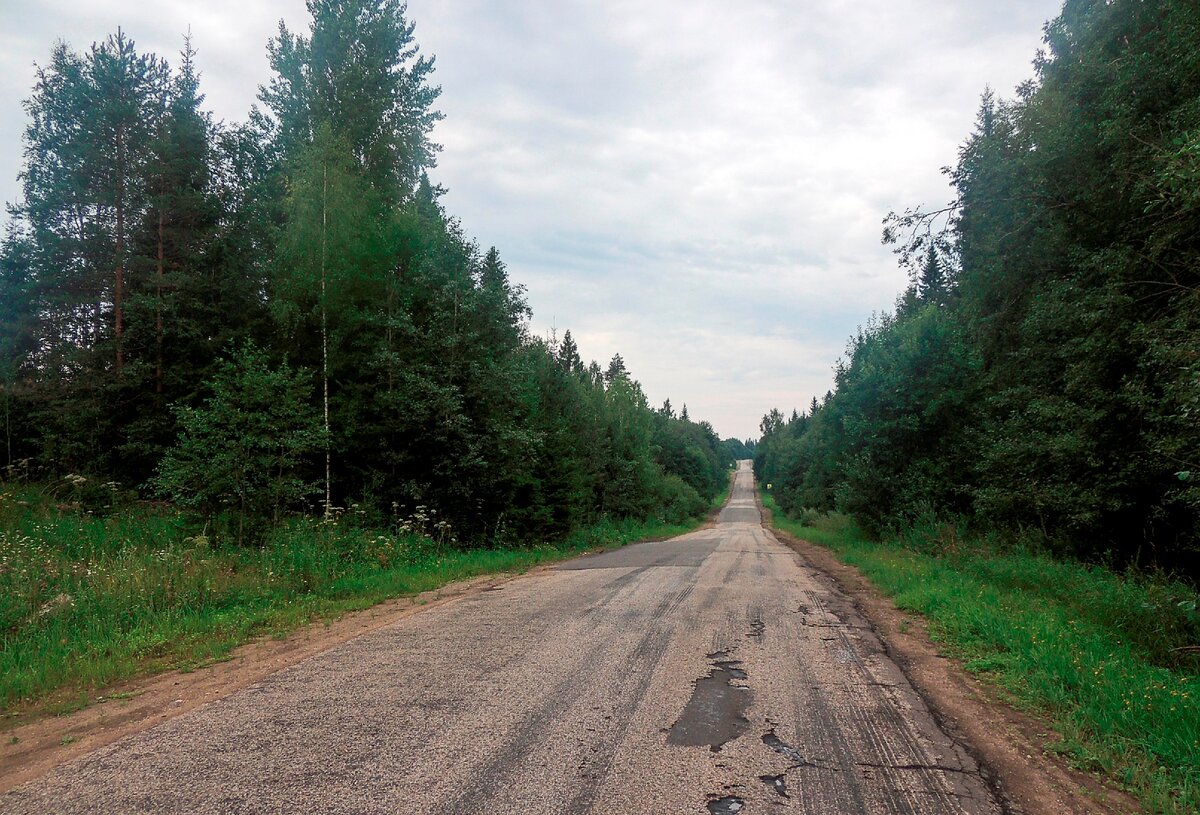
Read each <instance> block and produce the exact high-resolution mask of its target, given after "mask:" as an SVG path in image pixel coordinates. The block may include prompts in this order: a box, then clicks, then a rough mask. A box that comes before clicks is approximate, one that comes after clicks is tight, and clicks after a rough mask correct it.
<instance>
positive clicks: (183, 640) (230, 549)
mask: <svg viewBox="0 0 1200 815" xmlns="http://www.w3.org/2000/svg"><path fill="white" fill-rule="evenodd" d="M699 523H700V522H699V521H692V522H689V523H683V524H670V523H663V522H659V521H646V522H637V521H629V520H627V521H619V522H615V521H605V522H602V523H599V524H597V525H596V526H593V527H590V528H587V529H582V530H579V531H577V532H576V533H574V534H573V535H571V536H570V537H569V538H568V539H567V540H565V541H561V542H558V543H555V544H547V545H543V546H532V547H511V548H492V549H473V550H462V549H456V548H452V547H447V546H440V545H438V544H437V543H435V542H433V541H432V540H430V539H429V538H427V537H422V536H419V535H415V534H411V533H405V532H399V533H396V532H380V531H378V530H368V529H362V528H356V527H355V526H354V525H353V524H352V523H350V522H348V521H345V520H343V521H337V522H328V523H318V522H311V521H297V522H294V523H292V524H290V525H288V526H286V527H283V528H280V529H278V530H276V531H275V532H274V533H273V534H272V535H271V536H269V538H268V539H267V541H266V542H265V543H264V545H263V546H261V547H253V548H251V547H237V546H214V545H212V544H211V543H210V542H209V541H208V540H207V539H206V538H205V537H204V536H203V535H189V534H188V532H187V530H186V527H185V526H184V524H183V523H182V521H181V520H180V519H179V518H177V517H175V516H173V515H168V514H163V513H161V512H151V511H143V512H126V513H121V514H118V515H114V516H112V517H109V518H99V517H92V516H89V515H86V514H81V513H78V512H71V511H66V512H64V511H58V510H55V509H54V508H53V507H46V506H42V507H37V506H34V505H33V502H30V501H22V500H15V499H14V497H13V495H12V494H9V495H7V496H0V635H2V639H0V712H3V713H7V714H11V713H13V712H15V711H17V710H28V709H30V708H36V707H37V706H38V705H41V706H43V707H44V706H46V705H47V704H50V706H51V707H50V709H52V710H55V711H58V712H63V711H66V710H70V709H74V708H78V707H81V706H83V705H85V704H87V703H88V702H89V701H90V698H91V695H92V693H93V692H94V691H95V690H96V689H98V688H101V687H103V686H104V685H107V684H110V683H112V682H116V681H119V680H123V679H128V678H130V677H133V676H137V675H143V674H149V673H155V672H159V671H164V670H170V669H175V668H181V669H184V670H187V669H191V668H194V667H197V666H200V665H203V664H205V663H209V662H212V661H215V660H219V659H221V658H223V657H225V656H226V655H228V654H229V652H230V651H232V650H233V649H234V648H235V647H237V646H238V645H241V644H243V643H245V642H246V641H248V640H249V639H251V638H253V637H255V636H258V635H262V634H273V635H276V636H282V635H285V634H286V633H287V632H289V631H292V630H294V629H296V628H298V627H300V626H303V625H305V624H307V623H309V622H312V621H315V620H321V619H331V618H335V617H338V616H340V615H342V614H345V613H346V612H350V611H356V610H359V609H363V608H367V607H369V606H372V605H375V604H376V603H379V602H382V601H384V600H388V599H391V598H395V597H404V596H411V595H415V594H419V593H420V592H424V591H429V590H431V589H436V588H438V587H440V586H444V585H446V584H448V583H452V582H454V581H458V580H464V579H468V578H472V577H476V576H480V575H485V574H494V573H501V572H522V571H525V570H528V569H530V568H533V567H535V566H538V565H540V564H544V563H550V562H554V561H558V560H563V559H565V558H569V557H572V556H575V555H578V554H581V553H583V552H586V551H594V550H597V549H605V548H615V547H618V546H622V545H625V544H627V543H631V542H634V541H639V540H647V539H653V538H664V537H671V536H674V535H679V534H683V533H684V532H687V531H689V530H691V529H694V528H695V527H696V526H697V525H698V524H699ZM8 718H11V717H8Z"/></svg>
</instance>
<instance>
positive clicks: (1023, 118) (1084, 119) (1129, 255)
mask: <svg viewBox="0 0 1200 815" xmlns="http://www.w3.org/2000/svg"><path fill="white" fill-rule="evenodd" d="M1044 43H1045V46H1044V49H1043V50H1042V51H1041V52H1039V54H1038V56H1037V59H1036V61H1035V69H1036V72H1035V77H1034V78H1033V79H1032V80H1030V81H1028V82H1026V83H1024V84H1022V85H1021V86H1019V87H1018V88H1017V89H1016V91H1015V94H1014V95H1013V96H1012V97H1011V98H1003V97H1000V96H997V95H996V94H994V93H993V92H992V91H991V90H987V91H985V92H984V94H983V98H982V101H981V103H980V106H979V110H978V117H977V119H976V124H975V128H974V130H973V132H972V133H970V135H969V136H968V137H967V138H966V140H965V141H964V142H963V143H962V146H961V148H960V150H959V154H958V161H957V163H956V164H955V165H954V166H953V167H949V168H946V169H945V170H944V172H945V173H946V174H948V176H949V180H950V182H951V184H952V188H953V190H954V198H953V200H952V201H950V202H949V203H948V204H947V205H945V206H941V207H938V206H935V207H915V208H912V209H909V210H907V211H904V212H902V213H892V214H891V215H889V216H888V218H887V219H886V220H885V221H884V230H883V239H884V242H885V243H889V244H891V245H892V246H893V247H894V248H895V250H896V252H897V255H898V258H899V261H900V262H901V264H902V265H903V266H904V267H905V268H906V269H907V270H908V271H909V272H910V277H911V280H912V283H911V285H910V286H909V287H908V289H907V290H906V291H904V292H903V293H902V295H901V296H900V297H899V299H898V301H897V303H896V307H895V310H894V311H892V312H890V313H886V314H877V315H875V316H874V317H872V318H871V319H870V320H869V321H868V322H867V323H866V324H865V325H864V326H862V327H861V328H860V329H859V331H858V332H857V333H856V334H855V335H854V336H853V337H852V338H851V339H850V341H849V343H848V346H847V351H846V355H845V357H844V358H843V359H842V360H841V361H839V362H838V363H837V366H836V368H835V382H836V384H835V387H834V389H833V390H832V391H831V392H829V393H827V394H826V395H825V396H824V398H822V399H816V398H814V399H813V400H812V403H811V404H810V405H808V406H805V408H804V409H803V410H798V411H793V412H792V413H791V415H790V416H786V415H785V414H783V413H782V412H780V411H778V410H772V411H771V412H770V413H768V414H767V415H766V416H765V417H764V418H763V420H762V425H761V429H762V433H763V436H762V440H761V441H760V443H759V445H758V447H757V450H756V451H755V454H754V455H755V469H756V471H757V473H758V475H759V477H760V479H761V480H763V481H764V482H769V483H770V484H771V491H772V495H773V498H774V500H775V501H776V502H777V503H778V505H779V507H780V508H781V509H783V510H784V511H785V512H787V513H788V514H790V515H792V516H793V517H801V516H804V515H805V514H806V513H821V512H828V511H831V510H837V511H840V512H842V513H846V514H848V515H850V516H853V518H854V519H855V520H856V521H857V523H858V524H859V525H860V526H861V527H862V528H863V529H865V530H867V531H868V532H870V533H872V534H875V535H881V534H885V533H902V532H903V531H904V530H906V529H907V530H911V529H913V528H921V529H927V530H939V529H940V530H943V531H945V530H949V531H950V532H949V533H947V534H944V538H945V539H947V540H949V539H953V540H961V539H962V538H963V537H964V535H965V536H967V537H970V536H974V537H975V538H976V539H977V540H982V539H984V538H987V539H991V540H994V541H1006V542H1007V544H1006V545H1016V546H1019V547H1028V548H1031V549H1033V550H1036V551H1043V552H1050V553H1053V554H1055V555H1057V556H1060V557H1067V558H1071V559H1082V560H1085V561H1090V562H1093V563H1101V564H1106V565H1110V566H1113V567H1115V568H1126V567H1137V568H1139V569H1149V570H1166V571H1174V572H1176V573H1186V574H1189V575H1190V576H1191V577H1192V578H1193V579H1194V578H1195V577H1197V576H1200V570H1198V568H1197V564H1198V563H1200V558H1198V557H1197V556H1198V555H1200V16H1197V14H1196V10H1195V6H1194V4H1192V3H1189V2H1186V1H1185V0H1164V1H1163V2H1154V3H1139V2H1116V3H1105V2H1091V1H1090V0H1068V2H1067V3H1066V4H1065V6H1064V7H1063V10H1062V12H1061V14H1060V16H1058V17H1057V18H1056V19H1054V20H1053V21H1052V22H1050V23H1049V24H1047V26H1046V28H1045V37H1044ZM939 534H941V533H939ZM935 537H936V535H935Z"/></svg>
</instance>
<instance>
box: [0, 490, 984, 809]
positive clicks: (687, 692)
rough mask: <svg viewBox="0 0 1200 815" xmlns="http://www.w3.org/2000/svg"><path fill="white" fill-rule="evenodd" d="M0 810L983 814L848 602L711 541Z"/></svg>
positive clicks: (213, 722)
mask: <svg viewBox="0 0 1200 815" xmlns="http://www.w3.org/2000/svg"><path fill="white" fill-rule="evenodd" d="M0 812H6V813H8V812H21V813H81V812H95V813H101V812H102V813H139V812H156V813H157V812H178V813H218V812H219V813H285V812H287V813H290V812H297V813H300V812H303V813H454V814H455V815H457V814H458V813H463V814H464V815H465V814H466V813H488V814H489V815H497V814H499V813H535V814H540V813H584V812H596V813H631V814H634V815H636V814H638V813H662V814H663V815H675V813H700V815H703V813H706V812H712V813H729V812H740V813H784V812H805V813H814V814H815V813H820V814H821V815H836V814H837V813H958V812H968V813H999V812H1000V807H999V806H998V805H997V803H996V802H995V800H994V799H993V797H992V795H991V793H990V792H989V790H988V787H987V785H986V784H985V783H984V781H983V780H982V779H981V777H980V774H979V771H978V768H977V767H976V765H975V763H974V762H973V761H972V760H971V758H970V757H969V756H968V755H967V754H966V753H965V751H964V750H963V749H962V748H961V746H960V745H958V744H956V743H955V742H954V741H953V740H952V739H951V738H949V737H948V736H947V735H946V734H945V733H944V732H942V731H941V730H940V729H939V728H938V727H937V725H936V724H935V723H934V721H933V719H932V717H931V716H930V714H929V712H928V710H927V709H926V706H925V705H924V703H923V702H922V701H921V699H920V698H919V697H918V696H917V694H916V693H915V692H914V691H913V689H912V687H911V686H910V685H909V683H908V681H907V680H906V679H905V678H904V676H903V674H902V673H901V671H900V670H899V669H898V667H897V666H896V665H895V664H894V663H893V662H892V661H891V660H890V659H889V658H888V657H887V656H886V654H885V653H884V651H883V648H882V646H881V644H880V642H879V641H878V639H877V638H876V637H875V635H874V634H873V633H872V632H871V631H870V630H869V628H868V627H867V626H866V624H865V623H864V622H863V620H862V618H861V617H859V616H858V614H857V613H856V612H855V611H854V609H853V607H852V606H851V605H850V603H849V602H848V601H847V600H846V599H845V598H844V597H843V596H842V595H840V594H839V593H838V592H837V591H836V590H835V589H834V588H832V584H831V583H830V582H829V581H828V580H826V579H824V578H823V577H822V576H821V575H819V574H818V573H816V572H815V571H814V570H812V569H811V568H810V567H808V566H807V565H806V564H805V563H804V562H802V561H801V559H800V558H799V556H798V555H796V554H794V553H793V552H792V551H791V550H789V549H787V548H786V547H784V546H782V545H781V544H780V543H778V542H777V541H776V540H775V539H774V538H773V537H772V536H771V534H770V533H769V532H767V531H765V530H764V529H763V528H762V526H761V525H760V521H759V513H758V511H757V509H756V508H755V502H754V496H753V482H752V475H751V473H750V472H749V470H748V469H745V468H743V469H741V470H740V471H739V472H738V474H737V481H736V484H735V488H734V492H733V497H732V499H731V501H730V503H729V504H728V505H727V506H726V508H725V509H724V510H723V511H722V513H721V517H720V523H719V524H718V525H717V526H715V527H713V528H709V529H704V530H700V531H697V532H693V533H691V534H689V535H684V536H682V537H679V538H675V539H673V540H670V541H664V542H661V543H647V544H641V545H638V546H631V547H627V548H625V549H622V550H620V551H617V552H611V553H607V554H602V555H597V556H589V557H584V558H579V559H577V560H574V561H570V562H568V563H565V564H562V565H560V566H559V567H558V568H557V569H555V570H552V571H549V572H543V573H539V574H534V575H531V576H528V577H524V578H521V579H518V580H514V581H511V582H509V583H506V584H503V586H502V587H501V588H500V589H498V590H495V591H483V592H478V593H475V594H469V595H466V596H463V597H461V598H459V599H457V600H454V601H451V602H448V603H444V604H441V605H438V606H435V607H432V608H430V609H428V610H426V611H423V612H421V613H420V614H416V615H413V616H411V617H408V618H406V619H403V620H401V621H399V622H397V623H395V624H394V625H392V626H390V627H387V628H384V629H382V630H379V631H376V632H374V633H370V634H367V635H365V636H362V637H360V638H358V639H356V640H352V641H350V642H348V643H345V644H342V645H340V646H337V647H335V648H333V649H331V650H329V651H326V652H324V653H322V654H321V655H319V656H317V657H315V658H313V659H310V660H308V661H306V662H302V663H300V664H298V665H295V666H293V667H291V668H288V669H286V670H283V671H281V672H279V673H277V674H274V675H273V676H271V677H270V678H269V679H267V680H265V681H263V682H261V683H259V684H257V685H254V686H251V687H250V688H248V689H246V690H244V691H242V692H239V693H235V694H233V695H231V696H228V697H226V698H224V699H221V700H219V701H216V702H213V703H211V704H209V705H206V706H204V707H201V708H198V709H196V710H194V711H192V712H190V713H187V714H184V715H182V716H179V717H178V718H175V719H172V720H170V721H167V722H165V723H163V724H161V725H159V726H157V727H154V728H152V729H150V730H147V731H145V732H142V733H139V734H137V735H134V736H131V737H129V738H126V739H124V740H122V741H118V742H116V743H114V744H111V745H109V746H107V747H103V748H101V749H99V750H98V751H96V752H94V753H91V754H90V755H86V756H84V757H82V758H79V759H77V760H75V761H72V762H70V763H68V764H64V765H62V766H60V767H58V768H57V769H56V770H54V771H52V772H51V774H50V775H48V776H46V777H44V778H42V779H39V780H36V781H33V782H30V783H28V784H26V785H24V786H22V787H18V788H17V789H16V790H14V791H12V792H10V793H8V794H7V795H5V796H3V797H0Z"/></svg>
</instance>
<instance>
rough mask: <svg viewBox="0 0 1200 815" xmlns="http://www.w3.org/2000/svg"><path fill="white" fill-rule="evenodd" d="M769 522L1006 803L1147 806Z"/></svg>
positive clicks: (1050, 808)
mask: <svg viewBox="0 0 1200 815" xmlns="http://www.w3.org/2000/svg"><path fill="white" fill-rule="evenodd" d="M759 508H760V510H761V511H762V514H763V520H764V525H765V526H766V527H767V528H768V529H770V531H771V533H772V534H773V535H774V536H775V537H776V539H778V540H779V542H780V543H782V544H784V545H785V546H788V547H789V548H790V549H792V550H793V551H794V552H796V553H797V554H798V555H800V557H801V558H803V559H804V560H805V561H807V563H808V564H809V565H811V566H812V567H814V568H815V569H817V570H819V571H820V572H821V573H822V574H823V575H825V576H826V577H827V578H828V579H829V580H831V581H832V582H833V583H834V584H835V585H836V586H837V587H838V588H839V589H840V590H841V591H842V592H843V593H844V594H845V595H846V596H847V597H849V598H850V600H851V601H852V602H853V603H854V605H855V606H856V607H857V609H858V610H859V612H860V613H861V614H862V615H863V617H864V618H866V620H867V621H868V623H870V625H871V626H872V627H873V628H874V629H875V631H876V633H877V634H878V636H879V638H880V639H881V640H882V641H883V643H884V647H885V648H886V649H887V651H888V654H889V656H890V657H891V658H892V659H893V660H894V661H895V662H896V663H897V664H898V665H899V666H900V668H901V670H903V671H904V673H905V675H906V676H907V677H908V679H909V681H910V682H911V683H912V685H913V687H914V688H915V689H916V690H917V692H918V693H919V694H920V695H921V696H922V697H923V698H924V700H925V702H926V704H928V706H929V708H930V710H931V711H932V712H933V714H934V716H935V717H936V718H937V720H938V723H939V725H941V726H942V727H943V729H945V730H946V731H947V732H949V733H950V734H951V735H952V736H954V737H955V738H956V739H957V740H960V741H961V742H963V743H964V744H965V745H966V746H967V747H968V748H969V749H970V750H971V752H972V753H973V754H974V755H975V758H976V759H977V760H978V761H979V763H980V764H981V765H982V766H983V767H985V768H986V769H987V770H988V772H989V773H990V774H991V775H992V776H993V780H994V781H995V784H996V787H997V791H998V792H999V793H1000V795H1001V796H1002V798H1003V800H1004V802H1005V805H1006V808H1007V810H1008V811H1011V812H1014V813H1027V815H1042V814H1043V813H1044V815H1060V814H1061V813H1071V815H1121V814H1122V813H1136V812H1141V811H1142V809H1141V807H1140V806H1139V805H1138V804H1137V802H1136V801H1134V800H1133V799H1132V798H1131V797H1129V796H1128V795H1126V794H1125V793H1123V792H1121V791H1119V790H1114V789H1112V788H1110V787H1108V786H1107V785H1105V784H1104V783H1103V782H1102V781H1101V780H1099V779H1098V778H1096V777H1094V776H1092V775H1089V774H1087V773H1083V772H1080V771H1077V770H1075V769H1072V768H1071V767H1070V766H1068V765H1067V764H1066V763H1065V762H1064V761H1063V760H1062V759H1061V758H1060V757H1059V756H1056V755H1054V754H1052V753H1049V752H1047V751H1046V750H1045V748H1044V745H1046V744H1048V743H1050V742H1053V741H1055V740H1056V739H1057V735H1056V734H1055V733H1054V731H1053V729H1052V728H1051V726H1050V725H1049V724H1048V723H1046V722H1044V721H1042V720H1040V719H1038V718H1036V717H1034V716H1032V715H1029V714H1027V713H1025V712H1023V711H1020V710H1017V709H1016V708H1014V707H1012V706H1011V705H1009V704H1006V703H1005V702H1004V701H1002V700H1001V699H1000V698H999V697H998V695H997V693H996V691H995V690H993V689H991V688H988V687H987V686H986V685H984V684H983V683H981V682H980V681H978V680H977V679H975V678H974V677H972V676H971V675H970V674H968V673H967V672H966V671H965V670H963V668H962V666H961V665H960V664H959V663H958V662H957V661H956V660H953V659H950V658H947V657H945V656H942V655H941V654H940V653H939V652H938V649H937V646H936V645H935V644H934V643H933V642H932V640H930V638H929V633H928V630H927V627H926V625H925V621H924V619H923V618H921V617H920V616H919V615H915V614H911V613H907V612H904V611H901V610H900V609H897V608H896V606H895V605H894V604H893V603H892V602H891V600H890V599H888V598H887V597H886V596H884V595H883V594H882V593H880V592H879V591H878V590H877V589H875V588H874V586H872V585H871V583H870V581H868V580H867V579H866V578H865V577H864V576H863V575H862V573H861V572H859V571H858V569H856V568H855V567H853V566H849V565H847V564H845V563H842V562H841V561H840V560H838V558H837V557H836V556H835V555H834V554H833V553H832V552H830V551H829V550H828V549H825V548H824V547H821V546H817V545H816V544H813V543H810V542H808V541H804V540H800V539H799V538H796V537H794V536H792V535H790V534H788V533H787V532H784V531H782V530H779V529H776V528H775V527H774V526H773V525H772V524H771V522H770V517H771V513H770V510H768V509H766V508H765V507H762V506H761V502H760V507H759Z"/></svg>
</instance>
